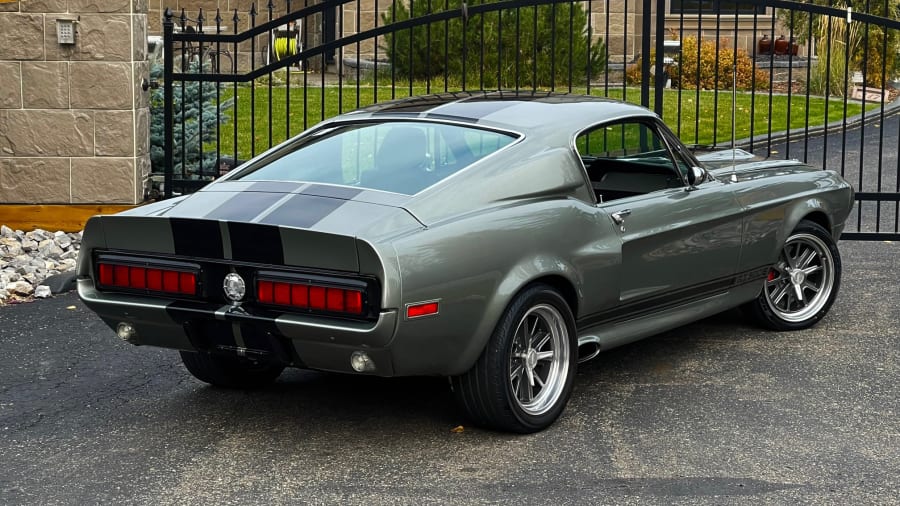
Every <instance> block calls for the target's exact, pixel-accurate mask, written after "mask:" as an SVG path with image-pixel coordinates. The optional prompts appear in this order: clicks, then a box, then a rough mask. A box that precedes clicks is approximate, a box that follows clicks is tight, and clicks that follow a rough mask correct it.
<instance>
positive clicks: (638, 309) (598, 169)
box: [78, 92, 853, 432]
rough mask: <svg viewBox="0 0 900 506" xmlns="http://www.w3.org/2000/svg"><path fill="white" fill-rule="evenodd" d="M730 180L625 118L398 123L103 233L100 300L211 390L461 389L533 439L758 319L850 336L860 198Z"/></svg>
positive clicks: (403, 115) (803, 176)
mask: <svg viewBox="0 0 900 506" xmlns="http://www.w3.org/2000/svg"><path fill="white" fill-rule="evenodd" d="M708 160H709V161H707V162H704V161H702V159H701V160H698V159H697V158H695V157H694V155H692V154H691V153H690V152H689V151H688V150H687V149H686V148H685V147H684V146H683V145H682V144H681V143H680V142H679V141H678V139H676V138H675V136H674V135H673V134H672V133H671V132H670V131H669V130H668V129H667V128H666V127H665V126H664V125H663V124H662V122H661V121H660V120H659V118H658V117H657V116H655V115H654V114H653V113H651V112H649V111H647V110H646V109H643V108H640V107H637V106H633V105H628V104H624V103H621V102H615V101H611V100H605V99H598V98H593V97H582V96H571V95H559V94H531V93H529V94H527V95H524V94H515V93H503V92H494V93H478V94H469V93H466V94H455V95H454V94H449V95H438V96H427V97H417V98H411V99H405V100H399V101H393V102H387V103H383V104H378V105H375V106H372V107H369V108H366V109H362V110H359V111H356V112H352V113H349V114H345V115H342V116H339V117H337V118H334V119H332V120H330V121H326V122H323V123H320V124H319V125H317V126H316V127H314V128H312V129H310V130H308V131H306V132H304V133H303V134H301V135H299V136H297V137H296V138H293V139H291V140H289V141H287V142H285V143H283V144H281V145H279V146H277V147H275V148H273V149H271V150H269V151H267V152H266V153H263V154H261V155H260V156H258V157H256V158H254V159H252V160H250V161H249V162H247V163H245V164H243V165H242V166H240V167H238V168H237V169H235V170H233V171H232V172H230V173H228V174H227V175H225V176H224V177H222V178H220V179H219V180H217V181H215V182H213V183H212V184H209V185H208V186H206V187H204V188H203V189H202V190H200V191H199V192H197V193H195V194H192V195H188V196H183V197H178V198H174V199H170V200H165V201H161V202H156V203H153V204H149V205H145V206H142V207H139V208H136V209H133V210H130V211H127V212H124V213H120V214H117V215H113V216H98V217H94V218H92V219H91V220H90V221H89V222H88V223H87V226H86V228H85V233H84V242H83V246H82V249H81V255H80V258H79V260H78V293H79V295H80V296H81V298H82V299H83V300H84V302H85V304H86V305H87V306H88V307H90V308H91V309H92V310H94V311H96V312H97V314H98V315H100V317H101V318H102V319H103V320H104V321H105V322H106V323H107V324H108V325H109V326H110V327H112V328H113V329H115V331H116V333H117V334H118V336H119V337H120V338H122V339H124V340H126V341H128V342H130V343H133V344H136V345H151V346H161V347H165V348H173V349H177V350H180V351H181V356H182V359H183V361H184V364H185V366H186V367H187V369H188V371H190V372H191V374H193V375H194V376H196V377H197V378H199V379H200V380H203V381H205V382H208V383H211V384H213V385H220V386H228V387H259V386H263V385H266V384H268V383H271V382H272V381H274V380H275V379H276V378H277V377H278V375H279V374H280V373H281V371H282V370H283V369H284V368H285V367H300V368H309V369H318V370H325V371H338V372H345V373H352V374H374V375H380V376H408V375H442V376H447V377H449V378H450V379H451V385H452V388H453V391H454V394H455V396H456V398H457V399H458V401H459V405H460V406H461V408H462V409H463V410H464V412H465V413H466V414H467V415H468V417H469V418H470V419H471V420H472V421H473V422H475V423H477V424H479V425H482V426H486V427H490V428H495V429H501V430H509V431H515V432H533V431H536V430H540V429H542V428H544V427H547V426H548V425H550V424H551V423H553V421H554V420H555V419H556V418H557V417H558V416H559V415H560V413H561V412H562V411H563V409H564V407H565V405H566V403H567V401H568V398H569V395H570V393H571V391H572V385H573V380H574V378H575V370H576V367H577V364H578V362H579V360H582V361H583V360H587V359H590V358H592V357H593V356H595V355H596V354H597V353H598V352H599V351H602V350H606V349H609V348H612V347H614V346H618V345H622V344H625V343H628V342H631V341H634V340H636V339H640V338H642V337H645V336H649V335H652V334H656V333H659V332H661V331H664V330H666V329H670V328H672V327H676V326H679V325H683V324H686V323H688V322H691V321H695V320H698V319H700V318H704V317H706V316H709V315H712V314H715V313H718V312H720V311H723V310H726V309H729V308H733V307H736V306H742V307H743V308H744V309H745V310H746V313H747V314H748V315H749V316H750V317H751V318H752V319H754V320H755V321H757V322H759V323H760V324H762V325H764V326H766V327H768V328H771V329H775V330H791V329H803V328H807V327H809V326H811V325H814V324H815V323H816V322H818V321H819V320H820V319H821V318H822V317H823V316H824V315H825V314H826V313H827V312H828V310H829V308H830V307H831V305H832V303H833V302H834V299H835V296H836V295H837V292H838V286H839V284H840V274H841V261H840V256H839V253H838V249H837V247H836V241H837V239H838V237H839V236H840V234H841V230H842V229H843V227H844V221H845V219H846V218H847V216H848V214H849V213H850V210H851V207H852V205H853V190H852V188H851V187H850V185H849V184H847V182H845V181H844V180H843V179H841V177H840V176H839V175H837V174H835V173H834V172H832V171H827V170H826V171H823V170H817V169H815V168H813V167H810V166H807V165H804V164H802V163H799V162H796V161H782V160H778V161H762V160H756V159H752V158H748V157H746V156H742V157H740V159H738V158H737V156H736V155H734V154H732V153H730V152H729V154H727V155H725V156H722V155H721V154H720V155H714V156H712V157H710V158H709V159H708ZM735 161H737V162H740V163H735Z"/></svg>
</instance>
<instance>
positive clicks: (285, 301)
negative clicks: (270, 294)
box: [275, 283, 291, 306]
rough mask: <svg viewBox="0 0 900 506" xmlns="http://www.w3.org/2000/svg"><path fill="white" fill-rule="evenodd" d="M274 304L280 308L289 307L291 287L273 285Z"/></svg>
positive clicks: (287, 285)
mask: <svg viewBox="0 0 900 506" xmlns="http://www.w3.org/2000/svg"><path fill="white" fill-rule="evenodd" d="M275 304H279V305H282V306H290V305H291V285H289V284H287V283H275Z"/></svg>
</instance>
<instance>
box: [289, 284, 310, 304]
mask: <svg viewBox="0 0 900 506" xmlns="http://www.w3.org/2000/svg"><path fill="white" fill-rule="evenodd" d="M291 305H292V306H297V307H307V306H309V286H307V285H291Z"/></svg>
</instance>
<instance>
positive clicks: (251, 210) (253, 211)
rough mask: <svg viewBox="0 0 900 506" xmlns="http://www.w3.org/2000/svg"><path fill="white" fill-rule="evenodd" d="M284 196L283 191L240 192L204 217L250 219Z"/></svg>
mask: <svg viewBox="0 0 900 506" xmlns="http://www.w3.org/2000/svg"><path fill="white" fill-rule="evenodd" d="M283 197H284V194H281V193H262V192H254V191H250V192H243V193H238V194H237V195H235V196H234V197H233V198H230V199H228V200H227V201H225V203H224V204H222V205H220V206H219V207H217V208H215V209H213V210H212V211H210V212H209V213H208V214H207V215H206V216H204V217H205V218H207V219H210V220H229V221H232V220H233V221H250V220H252V219H253V218H256V217H257V216H259V215H260V214H261V213H262V212H263V211H265V210H266V209H268V208H270V207H272V204H274V203H276V202H278V200H280V199H281V198H283Z"/></svg>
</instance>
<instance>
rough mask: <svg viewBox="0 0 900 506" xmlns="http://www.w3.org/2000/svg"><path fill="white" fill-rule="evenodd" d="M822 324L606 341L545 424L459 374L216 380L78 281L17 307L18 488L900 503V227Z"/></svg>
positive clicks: (2, 360)
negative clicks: (499, 414)
mask: <svg viewBox="0 0 900 506" xmlns="http://www.w3.org/2000/svg"><path fill="white" fill-rule="evenodd" d="M841 249H842V251H843V254H844V283H843V286H842V287H841V293H840V295H839V297H838V300H837V303H836V304H835V306H834V308H833V309H832V312H831V314H830V315H829V316H828V317H827V318H826V319H825V320H824V321H823V322H821V323H820V324H819V325H818V326H817V327H816V328H814V329H811V330H808V331H802V332H795V333H783V334H776V333H771V332H765V331H761V330H758V329H756V328H753V327H750V326H748V325H747V324H746V323H745V322H744V320H743V319H742V318H741V317H740V314H739V313H737V312H729V313H726V314H723V315H720V316H717V317H714V318H711V319H708V320H705V321H703V322H700V323H697V324H693V325H689V326H685V327H682V328H679V329H676V330H674V331H671V332H668V333H665V334H662V335H660V336H657V337H654V338H650V339H647V340H644V341H641V342H639V343H635V344H633V345H629V346H625V347H622V348H619V349H617V350H613V351H610V352H607V353H605V354H602V355H601V356H600V357H599V358H598V359H596V360H595V361H593V362H591V363H589V364H585V365H584V366H582V367H581V368H580V370H579V375H578V379H577V383H576V391H575V393H574V395H573V397H572V400H571V403H570V405H569V408H568V410H567V411H566V412H565V413H564V415H563V417H562V418H561V419H560V420H559V421H558V423H557V424H556V425H554V426H553V427H551V428H550V429H549V430H547V431H544V432H542V433H539V434H535V435H531V436H511V435H506V434H498V433H493V432H487V431H482V430H479V429H477V428H472V427H468V426H465V428H464V430H463V431H462V432H454V431H452V429H453V428H454V427H456V426H458V425H460V424H465V420H463V419H462V418H460V416H459V414H458V412H457V411H456V410H455V409H454V406H453V404H452V399H451V397H450V395H449V393H448V387H447V383H446V381H442V380H439V379H434V378H424V379H377V378H360V377H351V376H341V375H333V374H323V373H315V372H303V371H292V372H289V373H286V374H285V375H284V376H283V377H282V378H281V379H280V380H279V381H278V382H277V383H276V384H275V385H274V386H273V387H271V388H267V389H265V390H261V391H255V392H238V391H229V390H222V389H216V388H211V387H208V386H205V385H203V384H201V383H199V382H197V381H195V380H194V379H193V378H191V377H190V376H189V375H188V374H187V372H185V371H184V369H183V368H182V367H181V365H180V363H179V360H178V358H177V354H176V353H174V352H171V351H165V350H158V349H151V348H136V347H133V346H131V345H126V344H124V343H121V342H119V341H118V340H117V339H116V338H115V337H114V335H113V333H112V331H110V330H109V329H107V328H106V327H105V326H104V325H103V324H102V323H101V322H100V321H99V320H98V319H97V318H96V317H95V316H93V315H92V314H91V313H90V312H89V311H87V310H86V309H85V308H84V306H83V305H82V304H81V303H80V302H79V301H78V299H77V297H76V296H74V295H73V294H68V295H64V296H60V297H57V298H55V299H52V300H45V301H38V302H35V303H31V304H23V305H14V306H8V307H3V308H0V503H2V504H23V503H28V504H38V503H39V504H89V503H90V504H92V503H116V504H118V503H136V504H176V503H177V504H186V503H204V504H219V503H235V504H238V503H239V504H246V503H261V502H273V503H290V504H296V503H374V504H381V503H402V504H429V503H434V504H437V503H451V504H462V503H501V504H502V503H527V504H536V503H543V502H551V503H582V504H671V503H687V504H693V503H697V504H732V503H752V504H759V503H767V504H785V503H790V504H794V503H812V504H841V505H844V504H892V503H900V309H898V301H900V260H898V258H900V244H896V243H894V244H891V243H860V242H843V243H841Z"/></svg>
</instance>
